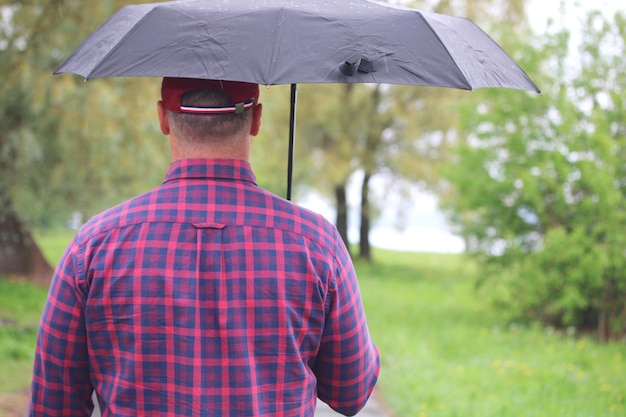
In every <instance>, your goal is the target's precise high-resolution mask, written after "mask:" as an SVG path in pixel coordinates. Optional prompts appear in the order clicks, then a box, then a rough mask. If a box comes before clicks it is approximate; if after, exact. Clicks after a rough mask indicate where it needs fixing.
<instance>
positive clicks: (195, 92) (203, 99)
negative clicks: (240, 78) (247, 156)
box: [158, 77, 261, 149]
mask: <svg viewBox="0 0 626 417" xmlns="http://www.w3.org/2000/svg"><path fill="white" fill-rule="evenodd" d="M161 98H162V100H161V101H160V102H159V103H158V108H159V120H160V122H161V131H162V132H163V133H164V134H166V135H171V136H172V138H174V139H175V140H176V141H178V142H181V143H183V144H187V145H189V144H193V145H194V148H195V149H197V148H198V146H199V145H201V146H204V145H207V146H213V147H220V148H224V147H225V146H226V147H228V148H235V147H238V146H240V145H242V142H245V141H247V140H248V139H249V137H250V136H255V135H256V134H257V133H258V130H259V127H260V118H261V105H260V104H259V103H258V100H259V86H258V84H251V83H242V82H234V81H221V80H202V79H193V78H169V77H166V78H164V79H163V82H162V85H161Z"/></svg>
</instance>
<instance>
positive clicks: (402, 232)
mask: <svg viewBox="0 0 626 417" xmlns="http://www.w3.org/2000/svg"><path fill="white" fill-rule="evenodd" d="M562 7H564V10H565V14H564V15H562V14H561V13H560V10H561V8H562ZM591 9H599V10H602V11H604V12H605V13H608V14H609V15H613V14H614V13H615V12H616V11H618V10H624V11H626V0H564V1H561V0H529V2H528V14H529V16H530V17H531V24H532V25H533V28H534V29H535V31H537V32H538V33H541V32H544V31H545V30H546V28H547V21H548V19H550V18H552V19H554V22H555V23H556V24H557V25H566V26H567V27H568V28H569V29H570V31H571V34H572V42H573V43H576V40H577V35H576V32H577V30H579V28H580V22H581V21H582V19H583V17H584V16H585V14H586V12H587V11H588V10H591ZM373 181H374V184H372V186H373V188H374V191H373V193H377V191H376V188H377V187H378V189H379V191H380V187H384V182H383V181H379V182H378V183H377V182H376V180H375V177H374V179H373ZM359 186H360V178H359V177H358V175H357V176H356V177H355V178H353V180H352V182H351V184H350V186H349V188H348V204H349V206H350V207H351V208H352V211H351V213H350V218H351V224H350V226H349V229H350V230H349V239H350V241H351V242H353V243H355V242H358V224H357V223H356V222H355V221H354V220H355V219H358V211H357V210H356V209H355V208H356V207H359V205H360V201H359V198H360V197H359V191H358V190H359ZM299 203H300V204H301V205H303V206H305V207H308V208H311V209H312V210H314V211H317V212H319V213H321V214H323V215H324V216H325V217H326V218H328V219H329V220H330V221H332V222H334V221H335V214H334V209H333V207H332V206H331V205H329V204H328V203H326V202H324V201H323V200H322V199H321V198H320V197H318V196H315V195H310V196H308V197H307V199H305V200H303V201H299ZM397 206H398V203H394V197H393V196H390V197H389V198H388V199H387V207H385V208H384V210H383V211H382V213H381V216H380V218H378V220H377V221H376V222H375V223H374V225H373V227H372V231H371V233H370V242H371V244H372V245H373V246H374V247H379V248H385V249H392V250H402V251H411V252H438V253H460V252H463V250H464V249H465V245H464V242H463V239H461V238H460V237H459V236H456V235H454V234H453V233H452V232H451V228H450V225H449V224H448V223H447V221H446V218H445V216H444V215H443V213H442V212H441V211H440V210H439V208H438V203H437V198H436V196H434V195H433V194H429V193H426V192H423V191H421V190H419V189H417V187H416V188H415V189H414V190H413V204H412V205H411V206H410V207H409V208H407V209H406V210H405V211H404V214H403V217H404V220H403V221H401V220H398V216H397V210H396V207H397Z"/></svg>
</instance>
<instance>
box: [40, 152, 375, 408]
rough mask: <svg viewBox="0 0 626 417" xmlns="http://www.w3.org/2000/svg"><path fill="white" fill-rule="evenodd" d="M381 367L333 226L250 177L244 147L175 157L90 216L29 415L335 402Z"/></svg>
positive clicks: (60, 291) (45, 332) (61, 268)
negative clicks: (155, 181) (140, 189)
mask: <svg viewBox="0 0 626 417" xmlns="http://www.w3.org/2000/svg"><path fill="white" fill-rule="evenodd" d="M378 372H379V356H378V351H377V349H376V347H375V345H374V344H373V342H372V341H371V339H370V336H369V332H368V328H367V324H366V321H365V315H364V311H363V307H362V303H361V297H360V293H359V288H358V284H357V279H356V275H355V272H354V269H353V266H352V263H351V261H350V258H349V255H348V253H347V251H346V249H345V247H344V246H343V243H342V241H341V239H340V237H339V235H338V233H337V231H336V229H335V228H334V227H333V226H332V224H330V223H329V222H327V221H326V220H324V219H323V218H322V217H321V216H320V215H318V214H315V213H312V212H310V211H308V210H305V209H303V208H301V207H298V206H296V205H295V204H292V203H290V202H288V201H285V200H283V199H280V198H278V197H276V196H274V195H272V194H270V193H268V192H266V191H264V190H263V189H261V188H259V187H258V186H257V185H256V179H255V177H254V174H253V173H252V171H251V169H250V166H249V165H248V163H247V162H244V161H238V160H182V161H177V162H174V163H173V164H172V165H171V167H170V169H169V171H168V173H167V176H166V178H165V181H164V183H163V184H162V185H161V186H159V187H157V188H156V189H154V190H152V191H150V192H148V193H145V194H143V195H141V196H138V197H136V198H134V199H132V200H130V201H128V202H126V203H123V204H121V205H119V206H117V207H114V208H112V209H110V210H108V211H106V212H104V213H102V214H100V215H98V216H96V217H94V218H93V219H91V220H90V221H89V222H88V223H87V224H86V225H84V226H83V228H82V229H81V230H80V231H79V233H78V234H77V235H76V236H75V238H74V239H73V241H72V242H71V243H70V245H69V246H68V248H67V249H66V251H65V254H64V255H63V257H62V259H61V261H60V263H59V265H58V266H57V269H56V272H55V274H54V277H53V280H52V283H51V287H50V294H49V297H48V301H47V303H46V306H45V309H44V312H43V317H42V321H41V326H40V331H39V336H38V340H37V347H36V357H35V366H34V373H33V383H32V394H31V395H32V396H31V411H30V415H31V416H64V417H68V416H88V415H89V414H90V413H91V410H92V408H93V405H92V403H91V400H90V397H91V393H92V391H93V390H94V389H95V392H96V395H97V397H98V401H99V403H100V407H101V409H102V414H103V417H106V416H116V417H124V416H133V417H135V416H144V415H145V416H237V417H244V416H313V414H314V410H315V405H316V396H318V397H319V398H320V399H321V400H323V401H325V402H327V403H328V404H330V405H331V407H333V408H335V409H336V410H337V411H339V412H341V413H344V414H354V413H356V412H357V411H358V410H359V409H360V408H361V407H363V406H364V404H365V402H366V401H367V398H368V397H369V395H370V393H371V391H372V389H373V387H374V384H375V383H376V379H377V377H378Z"/></svg>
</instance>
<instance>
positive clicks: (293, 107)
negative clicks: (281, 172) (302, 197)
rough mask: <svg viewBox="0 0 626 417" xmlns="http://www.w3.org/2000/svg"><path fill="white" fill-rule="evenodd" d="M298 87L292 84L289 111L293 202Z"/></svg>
mask: <svg viewBox="0 0 626 417" xmlns="http://www.w3.org/2000/svg"><path fill="white" fill-rule="evenodd" d="M297 100H298V87H297V85H296V84H291V107H290V111H289V158H288V160H287V200H291V184H292V182H293V158H294V148H295V145H296V102H297Z"/></svg>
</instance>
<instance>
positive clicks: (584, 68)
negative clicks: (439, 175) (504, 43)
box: [445, 12, 626, 340]
mask: <svg viewBox="0 0 626 417" xmlns="http://www.w3.org/2000/svg"><path fill="white" fill-rule="evenodd" d="M530 37H531V35H526V39H528V38H530ZM568 40H569V38H568V33H567V32H566V31H559V32H556V33H552V34H544V35H542V36H540V37H538V36H535V40H534V42H531V44H534V45H537V47H535V48H531V47H529V46H526V47H524V46H523V45H520V51H524V55H523V56H524V57H525V58H526V60H525V62H524V63H525V65H524V66H525V67H527V68H531V69H532V70H531V73H533V74H537V81H538V84H539V86H540V88H543V90H544V91H543V95H542V96H534V95H528V94H520V93H519V92H506V93H502V92H500V93H497V94H496V93H495V92H491V91H486V92H485V93H484V94H482V93H481V94H480V95H477V96H476V97H475V98H476V101H475V102H473V103H471V105H469V106H465V107H464V108H462V109H461V110H460V114H461V115H462V120H461V126H462V129H463V131H464V132H471V133H469V134H468V136H467V140H465V141H462V142H461V143H459V144H458V146H457V147H456V149H455V158H454V160H453V162H454V163H453V164H450V165H448V166H447V169H446V170H445V172H446V177H447V179H448V180H449V183H450V184H451V185H452V186H453V190H454V192H453V193H451V194H449V195H448V196H447V197H446V200H445V206H446V207H447V210H448V213H449V214H450V218H451V219H452V220H453V221H454V223H455V224H456V225H457V226H458V227H459V229H460V230H461V231H462V233H463V234H464V236H466V240H467V242H468V250H469V252H471V253H472V254H474V255H476V256H477V257H478V259H479V260H480V262H481V264H482V266H483V267H484V269H485V276H486V279H485V282H484V286H485V288H489V290H490V293H491V296H492V297H493V298H494V300H495V301H496V302H497V303H498V304H499V305H500V306H502V307H503V311H504V312H506V313H508V316H509V319H511V320H525V321H535V320H538V321H541V322H544V323H547V324H550V325H556V326H576V327H579V328H587V327H595V328H596V329H597V331H598V335H599V338H600V339H601V340H607V339H609V338H618V337H620V338H622V337H624V334H625V333H624V331H625V330H624V325H625V324H626V302H625V300H626V273H625V272H624V271H626V259H625V258H624V253H626V252H625V251H626V238H625V237H624V235H623V232H622V231H623V230H624V228H625V227H626V204H625V201H626V167H625V164H624V155H626V135H625V133H626V122H625V120H626V118H625V117H624V116H625V113H624V112H625V107H624V101H623V100H624V96H625V95H626V91H625V90H624V86H626V66H625V64H624V61H623V56H624V53H625V52H626V46H625V42H626V19H625V18H624V15H623V14H618V15H616V16H615V20H614V22H613V23H609V22H608V21H607V20H606V19H605V18H604V17H603V16H602V15H601V14H600V13H597V12H594V13H591V14H589V17H588V21H587V24H586V27H585V31H584V33H583V38H582V44H581V46H580V49H579V52H578V53H579V54H580V60H581V63H582V65H581V67H580V68H577V67H576V66H575V65H573V64H572V58H571V55H570V54H569V52H568ZM526 42H527V41H526ZM527 45H529V44H528V43H527ZM513 94H515V96H513ZM468 104H469V103H468Z"/></svg>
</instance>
